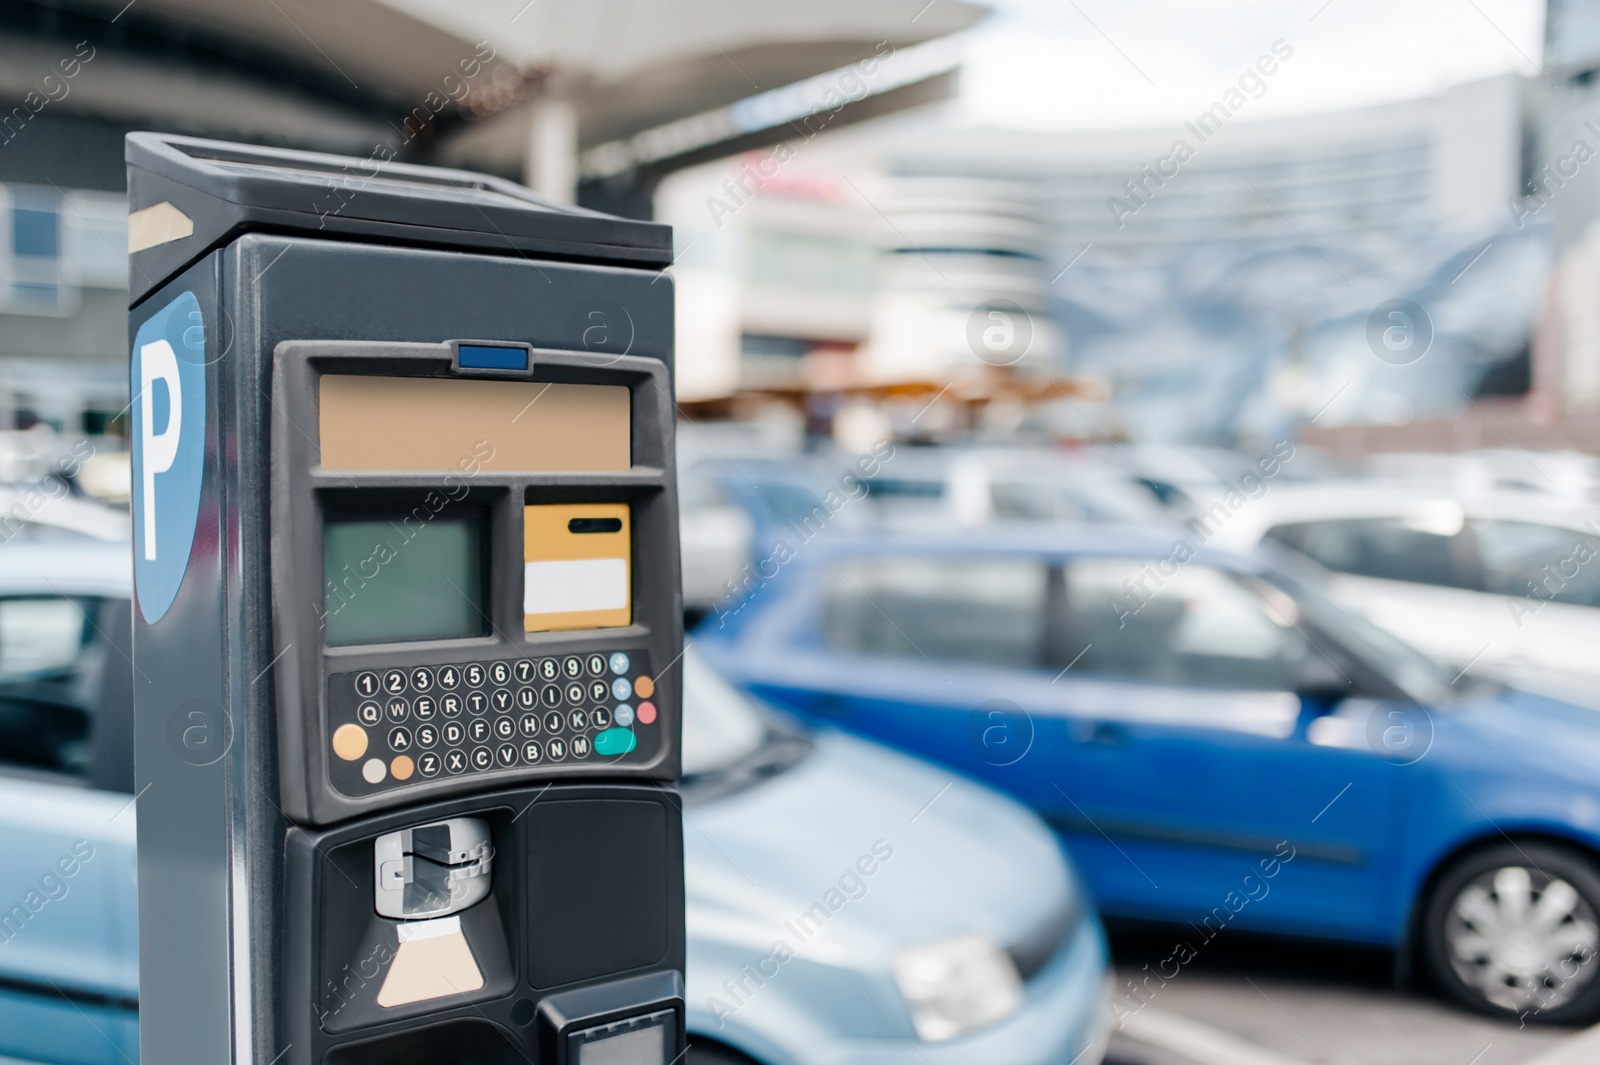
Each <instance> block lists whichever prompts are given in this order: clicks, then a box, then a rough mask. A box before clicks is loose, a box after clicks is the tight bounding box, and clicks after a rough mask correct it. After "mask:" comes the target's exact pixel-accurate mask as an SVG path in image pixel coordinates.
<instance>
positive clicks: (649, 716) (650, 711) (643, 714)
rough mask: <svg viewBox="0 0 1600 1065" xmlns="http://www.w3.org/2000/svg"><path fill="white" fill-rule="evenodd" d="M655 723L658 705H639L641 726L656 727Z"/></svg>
mask: <svg viewBox="0 0 1600 1065" xmlns="http://www.w3.org/2000/svg"><path fill="white" fill-rule="evenodd" d="M655 723H656V704H655V703H640V704H639V724H641V725H654V724H655Z"/></svg>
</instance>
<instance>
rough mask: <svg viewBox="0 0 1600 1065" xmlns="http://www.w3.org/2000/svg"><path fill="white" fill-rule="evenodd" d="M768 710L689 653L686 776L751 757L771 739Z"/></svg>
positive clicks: (685, 656) (685, 695) (714, 770)
mask: <svg viewBox="0 0 1600 1065" xmlns="http://www.w3.org/2000/svg"><path fill="white" fill-rule="evenodd" d="M768 732H769V725H768V721H767V714H766V712H765V711H763V710H762V709H761V708H760V707H759V706H757V705H756V704H755V703H754V702H752V701H751V700H750V699H749V698H748V697H747V696H745V695H743V694H741V693H740V692H739V691H738V690H737V689H736V688H734V687H733V685H731V684H729V683H728V682H727V681H725V680H723V679H722V677H721V676H720V675H719V674H718V673H717V672H716V670H714V669H712V668H711V667H710V666H708V665H706V663H705V661H704V659H702V658H701V657H700V656H699V654H698V653H696V651H695V650H694V648H693V647H690V648H688V649H687V650H685V651H684V653H683V775H684V776H685V777H693V776H702V775H705V774H708V773H718V772H722V771H724V770H727V769H731V768H732V767H733V766H736V765H738V764H739V763H740V762H743V761H745V760H747V759H748V758H749V757H750V756H751V755H753V754H755V753H756V752H757V751H758V750H760V749H761V747H762V745H763V744H764V743H765V742H766V740H767V735H768Z"/></svg>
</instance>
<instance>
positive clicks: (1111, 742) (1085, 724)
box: [1072, 721, 1128, 746]
mask: <svg viewBox="0 0 1600 1065" xmlns="http://www.w3.org/2000/svg"><path fill="white" fill-rule="evenodd" d="M1072 738H1073V739H1075V740H1077V741H1078V742H1079V743H1098V744H1103V745H1105V746H1117V745H1121V744H1124V743H1127V742H1128V730H1127V729H1126V728H1124V727H1123V726H1121V725H1119V724H1117V723H1116V722H1114V721H1078V722H1074V724H1073V726H1072Z"/></svg>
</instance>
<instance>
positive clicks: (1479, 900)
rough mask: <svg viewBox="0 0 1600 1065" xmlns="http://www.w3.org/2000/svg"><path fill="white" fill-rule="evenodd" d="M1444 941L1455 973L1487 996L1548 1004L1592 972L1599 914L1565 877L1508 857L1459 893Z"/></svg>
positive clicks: (1532, 1005)
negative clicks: (1505, 863)
mask: <svg viewBox="0 0 1600 1065" xmlns="http://www.w3.org/2000/svg"><path fill="white" fill-rule="evenodd" d="M1445 942H1446V945H1447V947H1448V948H1449V951H1450V964H1451V965H1452V967H1454V969H1455V973H1456V975H1457V976H1458V977H1460V979H1461V981H1462V982H1463V983H1465V984H1466V985H1467V986H1468V987H1470V988H1473V989H1474V990H1476V991H1477V992H1478V993H1479V994H1480V995H1482V996H1483V997H1484V999H1486V1000H1487V1001H1488V1002H1490V1003H1492V1004H1493V1005H1495V1006H1499V1007H1500V1008H1502V1009H1508V1010H1515V1011H1517V1012H1522V1011H1524V1010H1530V1009H1532V1010H1547V1009H1553V1008H1555V1007H1557V1006H1561V1005H1564V1004H1566V1003H1568V1002H1570V1001H1572V999H1573V998H1574V997H1575V996H1576V995H1577V994H1578V992H1579V991H1581V990H1582V989H1583V988H1584V987H1586V986H1587V985H1588V984H1589V982H1590V981H1591V980H1593V979H1594V976H1595V970H1596V966H1595V953H1596V949H1597V948H1600V922H1597V921H1596V918H1595V913H1594V910H1593V909H1592V908H1591V907H1590V905H1589V903H1588V902H1586V901H1585V900H1584V898H1583V896H1581V895H1579V894H1578V891H1577V889H1576V888H1574V887H1573V886H1572V885H1571V884H1569V883H1567V882H1566V881H1565V880H1561V879H1558V878H1555V877H1551V876H1548V875H1546V874H1544V873H1541V872H1539V871H1538V870H1537V869H1527V868H1524V867H1522V866H1520V865H1508V866H1505V867H1504V868H1501V869H1496V870H1494V871H1493V872H1489V873H1485V874H1483V875H1482V876H1480V877H1478V878H1477V879H1476V880H1473V881H1472V882H1471V883H1470V884H1468V885H1467V886H1466V887H1465V888H1463V889H1462V890H1461V893H1460V894H1459V895H1457V896H1456V898H1455V901H1454V903H1452V904H1451V907H1450V915H1449V918H1448V919H1447V921H1446V923H1445Z"/></svg>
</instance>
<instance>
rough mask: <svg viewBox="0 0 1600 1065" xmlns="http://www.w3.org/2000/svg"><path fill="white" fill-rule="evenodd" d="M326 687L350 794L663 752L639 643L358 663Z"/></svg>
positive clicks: (341, 772) (335, 755) (336, 771)
mask: <svg viewBox="0 0 1600 1065" xmlns="http://www.w3.org/2000/svg"><path fill="white" fill-rule="evenodd" d="M328 685H329V690H328V711H329V713H328V717H329V721H328V730H329V733H328V735H329V740H328V744H329V747H328V749H329V750H330V752H331V757H330V758H329V766H330V769H331V772H332V775H333V778H334V782H335V784H336V785H337V786H338V787H339V788H340V790H342V791H344V792H346V793H348V794H355V795H360V794H370V793H372V792H374V791H379V790H384V789H388V788H394V787H400V786H402V785H403V784H404V783H410V782H417V781H426V780H435V779H439V778H441V777H443V778H449V777H452V776H463V775H465V776H472V775H477V774H481V773H496V772H505V771H511V770H517V769H527V768H529V767H532V766H540V767H544V766H549V765H574V764H584V763H593V764H603V763H610V762H618V761H629V762H638V761H643V760H645V759H647V758H648V757H650V756H652V755H653V754H654V752H655V751H657V750H659V749H660V742H659V737H658V736H653V735H650V734H652V733H655V732H656V731H657V730H656V729H655V728H653V727H650V726H651V725H652V724H653V722H654V721H655V716H654V713H653V711H654V707H653V706H652V707H651V711H652V712H651V713H650V714H646V712H645V709H644V708H645V706H647V705H650V704H647V703H644V702H638V701H637V699H640V698H643V697H644V696H645V695H646V694H647V693H650V692H653V691H654V679H653V678H652V677H650V676H649V674H648V662H647V659H646V656H645V654H644V652H643V651H631V652H622V651H613V652H609V653H605V654H602V653H599V652H591V653H587V654H575V655H560V656H555V657H546V658H524V659H504V660H493V661H483V662H460V663H453V664H449V665H426V666H412V667H409V668H405V669H398V668H394V669H382V670H362V671H359V672H351V673H341V674H335V675H333V676H331V677H329V679H328ZM352 729H353V730H356V732H359V736H357V735H355V734H354V733H349V734H347V732H348V730H352ZM335 732H339V734H340V742H339V743H334V742H333V734H334V733H335ZM358 740H359V741H360V742H357V741H358ZM352 752H354V755H353V756H352ZM380 768H381V769H383V770H384V771H383V772H382V773H380V772H379V769H380Z"/></svg>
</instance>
